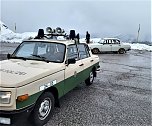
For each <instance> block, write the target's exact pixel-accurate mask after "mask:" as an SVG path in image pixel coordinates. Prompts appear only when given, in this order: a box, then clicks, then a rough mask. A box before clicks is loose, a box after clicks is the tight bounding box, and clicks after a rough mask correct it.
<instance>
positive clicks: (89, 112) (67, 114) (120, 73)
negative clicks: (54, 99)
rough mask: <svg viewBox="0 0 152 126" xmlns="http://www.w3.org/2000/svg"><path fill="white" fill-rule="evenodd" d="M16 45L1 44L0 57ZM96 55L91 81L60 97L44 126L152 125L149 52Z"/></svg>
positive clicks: (151, 57)
mask: <svg viewBox="0 0 152 126" xmlns="http://www.w3.org/2000/svg"><path fill="white" fill-rule="evenodd" d="M16 46H17V45H16ZM16 46H14V45H13V46H11V45H10V44H8V45H7V44H4V45H2V46H1V49H0V51H1V59H5V55H4V54H6V53H8V52H10V53H11V52H12V50H14V48H15V47H16ZM6 50H9V51H6ZM98 55H99V57H100V67H101V70H100V72H98V75H97V77H96V79H95V80H94V83H93V84H92V85H91V86H89V87H86V86H85V85H84V84H83V83H82V84H80V85H79V86H78V87H76V88H75V89H74V90H72V91H70V92H69V93H68V94H66V95H65V96H64V97H62V98H61V99H60V104H61V107H60V108H55V110H54V113H53V116H52V118H51V119H50V121H49V122H48V123H47V124H46V125H45V126H115V125H119V126H140V125H141V126H150V125H151V110H152V108H151V87H152V86H151V77H152V76H151V62H152V61H151V59H152V55H151V52H147V51H135V50H131V51H129V52H127V53H126V54H113V53H111V54H106V53H102V54H98ZM24 125H25V126H27V125H28V126H30V125H29V124H28V122H25V123H24Z"/></svg>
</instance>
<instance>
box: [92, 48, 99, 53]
mask: <svg viewBox="0 0 152 126" xmlns="http://www.w3.org/2000/svg"><path fill="white" fill-rule="evenodd" d="M99 52H100V51H99V49H98V48H94V49H92V53H94V54H98V53H99Z"/></svg>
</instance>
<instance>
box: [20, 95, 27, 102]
mask: <svg viewBox="0 0 152 126" xmlns="http://www.w3.org/2000/svg"><path fill="white" fill-rule="evenodd" d="M28 98H29V96H28V94H25V95H21V96H18V97H17V100H18V101H20V102H22V101H25V100H27V99H28Z"/></svg>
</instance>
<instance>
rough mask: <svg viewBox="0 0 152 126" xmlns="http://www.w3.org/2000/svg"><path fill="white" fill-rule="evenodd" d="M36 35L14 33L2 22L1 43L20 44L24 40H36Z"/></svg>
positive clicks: (0, 26)
mask: <svg viewBox="0 0 152 126" xmlns="http://www.w3.org/2000/svg"><path fill="white" fill-rule="evenodd" d="M36 35H37V33H36V32H25V33H14V32H13V31H11V30H10V29H9V28H8V27H7V26H6V25H5V24H4V23H3V22H2V21H0V42H11V43H17V42H19V43H20V42H22V41H23V40H24V39H29V38H34V37H35V36H36Z"/></svg>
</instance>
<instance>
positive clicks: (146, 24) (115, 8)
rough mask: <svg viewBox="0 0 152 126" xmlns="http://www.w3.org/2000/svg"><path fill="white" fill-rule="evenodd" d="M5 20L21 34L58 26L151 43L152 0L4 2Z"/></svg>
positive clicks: (19, 0) (31, 0)
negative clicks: (138, 34) (138, 37)
mask: <svg viewBox="0 0 152 126" xmlns="http://www.w3.org/2000/svg"><path fill="white" fill-rule="evenodd" d="M1 20H2V21H3V22H4V23H5V24H6V25H7V26H8V27H9V28H10V29H11V30H14V24H15V23H16V24H17V32H28V31H37V30H38V29H39V28H45V27H47V26H51V27H53V28H56V27H58V26H60V27H62V28H64V29H65V30H69V29H76V32H79V33H80V34H85V33H86V31H89V32H90V33H91V34H92V35H94V36H95V35H96V36H98V37H102V36H107V37H110V36H115V35H119V34H123V35H127V34H129V35H130V34H131V35H133V36H137V30H138V25H139V24H140V25H141V29H140V39H141V40H151V0H1Z"/></svg>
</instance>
